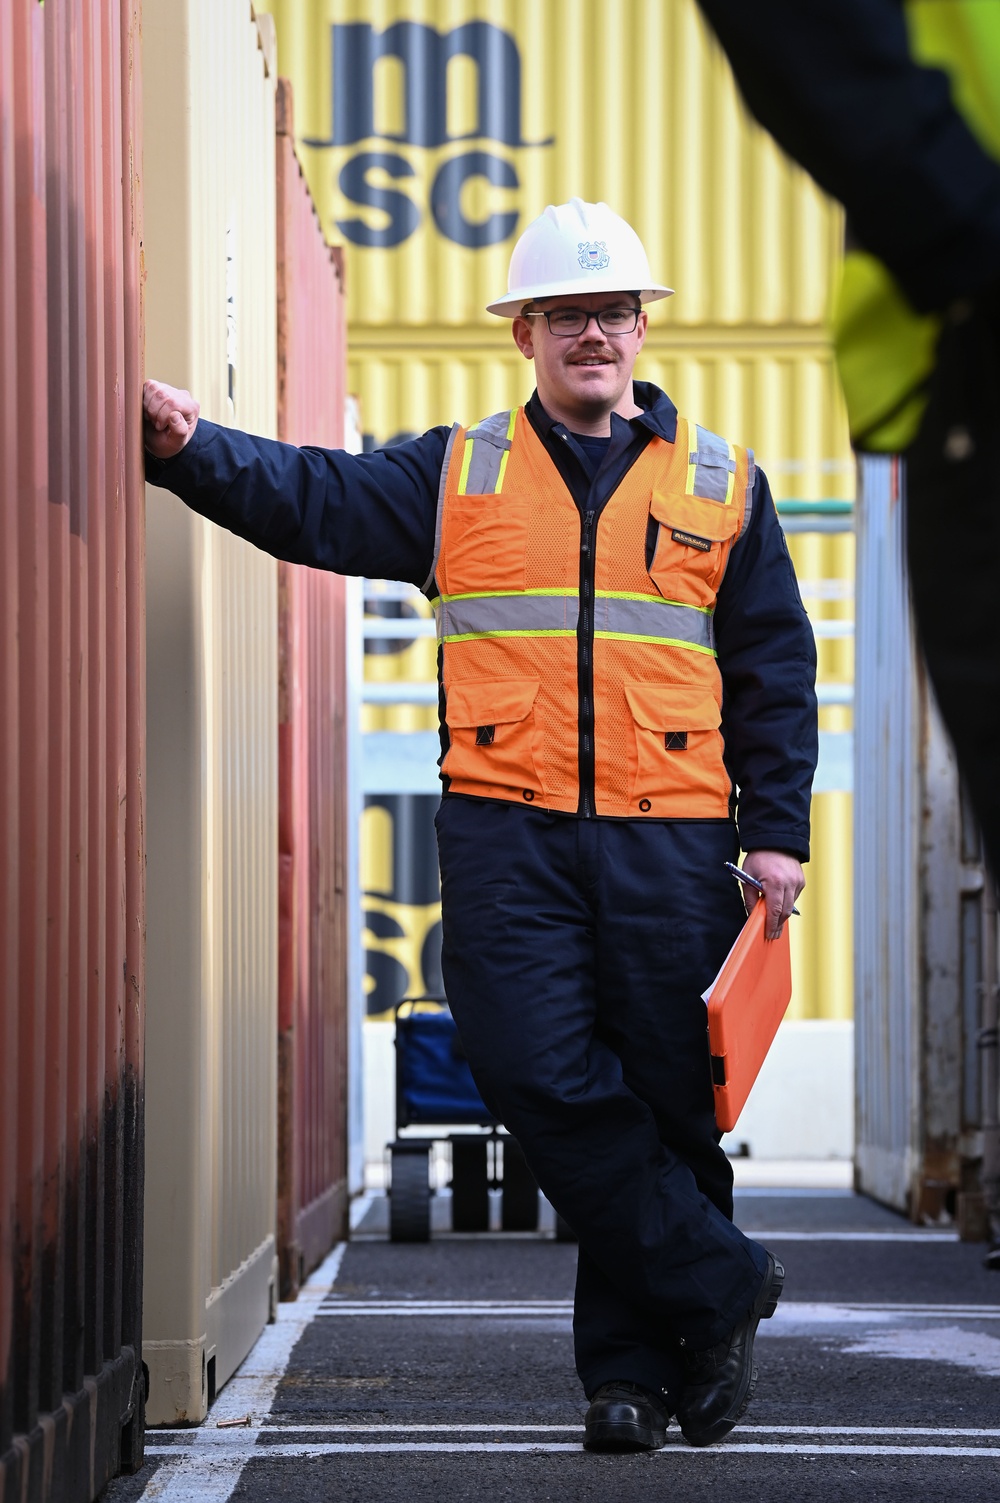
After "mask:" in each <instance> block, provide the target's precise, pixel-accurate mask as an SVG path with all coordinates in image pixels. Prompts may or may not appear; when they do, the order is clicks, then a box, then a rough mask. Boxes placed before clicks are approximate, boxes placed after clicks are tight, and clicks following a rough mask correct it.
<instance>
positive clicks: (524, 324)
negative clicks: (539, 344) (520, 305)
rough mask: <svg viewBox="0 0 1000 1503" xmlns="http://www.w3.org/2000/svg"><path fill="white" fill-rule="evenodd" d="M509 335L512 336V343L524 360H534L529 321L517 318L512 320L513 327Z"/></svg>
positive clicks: (532, 338) (533, 345)
mask: <svg viewBox="0 0 1000 1503" xmlns="http://www.w3.org/2000/svg"><path fill="white" fill-rule="evenodd" d="M511 333H512V334H513V336H514V343H515V344H516V345H517V347H518V349H519V350H520V351H521V354H522V355H523V356H524V358H525V360H534V358H535V344H534V336H533V334H532V330H531V320H530V319H527V318H521V317H520V316H518V317H517V318H515V320H514V326H513V328H512V329H511Z"/></svg>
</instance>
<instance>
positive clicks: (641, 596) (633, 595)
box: [573, 590, 712, 616]
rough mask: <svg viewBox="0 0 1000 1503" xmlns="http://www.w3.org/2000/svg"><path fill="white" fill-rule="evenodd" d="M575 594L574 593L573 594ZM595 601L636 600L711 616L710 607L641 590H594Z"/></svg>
mask: <svg viewBox="0 0 1000 1503" xmlns="http://www.w3.org/2000/svg"><path fill="white" fill-rule="evenodd" d="M573 593H574V594H575V593H576V592H575V591H574V592H573ZM594 598H595V599H596V600H638V601H640V602H645V601H652V602H653V603H655V604H656V605H679V606H680V607H681V609H682V610H685V611H700V612H701V613H702V615H703V616H711V614H712V607H711V606H710V605H689V604H688V602H687V601H686V600H668V599H667V597H666V595H649V594H645V593H643V591H641V590H595V591H594Z"/></svg>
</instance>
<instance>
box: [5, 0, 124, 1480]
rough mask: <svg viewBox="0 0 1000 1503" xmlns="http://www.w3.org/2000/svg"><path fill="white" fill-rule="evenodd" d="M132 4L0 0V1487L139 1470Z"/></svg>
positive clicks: (102, 1477)
mask: <svg viewBox="0 0 1000 1503" xmlns="http://www.w3.org/2000/svg"><path fill="white" fill-rule="evenodd" d="M138 12H139V7H138V4H137V3H134V0H90V3H88V4H87V5H70V4H69V3H68V0H49V3H48V4H47V5H45V6H44V7H42V6H40V5H36V4H32V5H26V4H14V3H11V0H0V476H2V490H0V569H2V571H3V578H2V584H0V611H2V615H3V635H2V642H0V841H2V850H3V857H2V864H0V979H2V984H3V993H2V996H0V1113H2V1115H0V1495H2V1496H4V1497H14V1496H18V1497H20V1496H25V1497H27V1496H31V1497H37V1498H50V1497H58V1498H60V1499H63V1498H65V1499H91V1498H93V1497H95V1496H96V1494H97V1493H98V1492H99V1491H100V1490H101V1488H102V1487H103V1486H104V1485H105V1483H106V1482H107V1481H108V1479H109V1478H110V1477H111V1476H113V1475H114V1474H115V1473H116V1472H117V1471H118V1470H119V1469H120V1467H121V1466H124V1467H126V1468H127V1469H130V1470H131V1469H134V1468H135V1467H136V1466H138V1465H139V1464H140V1463H141V1460H142V1442H143V1406H142V1372H141V1363H140V1349H141V1329H140V1327H141V1285H142V1279H141V1235H142V1174H143V1144H142V1120H143V1067H142V1058H143V1057H142V1047H143V984H144V978H143V955H144V931H143V860H144V858H143V835H142V831H143V812H142V796H143V795H142V789H143V758H144V736H145V706H144V699H143V683H144V672H143V640H144V635H143V633H144V627H143V484H142V443H141V427H140V406H139V404H140V386H141V379H142V323H141V299H140V254H141V238H140V237H141V223H140V219H141V215H140V199H139V188H138V178H137V171H138V164H139V161H140V156H141V144H140V138H139V124H138V78H137V73H136V66H135V45H136V41H137V34H138Z"/></svg>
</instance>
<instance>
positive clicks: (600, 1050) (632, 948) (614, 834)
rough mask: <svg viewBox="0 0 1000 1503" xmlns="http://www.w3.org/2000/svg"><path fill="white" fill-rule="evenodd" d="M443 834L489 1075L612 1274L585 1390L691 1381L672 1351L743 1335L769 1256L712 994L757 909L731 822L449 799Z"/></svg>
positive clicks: (588, 1352)
mask: <svg viewBox="0 0 1000 1503" xmlns="http://www.w3.org/2000/svg"><path fill="white" fill-rule="evenodd" d="M438 834H439V845H440V853H441V872H442V899H443V906H444V952H443V965H444V980H445V988H446V991H447V994H448V998H449V1001H450V1003H451V1006H452V1010H453V1012H454V1014H455V1018H456V1021H457V1023H458V1026H459V1030H460V1032H461V1035H462V1041H463V1045H464V1047H465V1050H466V1053H467V1055H468V1058H469V1062H470V1064H471V1066H472V1070H473V1074H474V1075H475V1077H476V1080H477V1083H478V1085H479V1087H480V1089H481V1091H482V1092H483V1095H484V1097H485V1099H486V1101H487V1104H488V1105H489V1106H490V1107H491V1109H492V1110H493V1111H494V1112H495V1113H496V1114H497V1116H499V1118H500V1119H501V1120H502V1121H503V1122H504V1123H505V1124H506V1126H507V1127H508V1128H509V1129H510V1131H511V1132H512V1133H514V1135H515V1136H516V1137H517V1138H518V1140H519V1141H520V1143H521V1145H522V1147H523V1148H524V1151H525V1154H526V1156H527V1158H528V1162H529V1163H530V1165H531V1167H532V1169H533V1171H534V1173H535V1176H536V1178H537V1179H538V1182H539V1184H540V1185H541V1188H542V1190H543V1191H544V1193H545V1194H546V1195H547V1196H548V1198H549V1199H550V1200H551V1201H552V1203H553V1204H554V1205H555V1206H556V1208H557V1210H558V1211H559V1212H560V1213H561V1214H562V1215H563V1216H564V1217H565V1218H566V1220H567V1221H568V1222H569V1223H570V1225H571V1226H572V1227H573V1228H574V1230H575V1231H576V1232H577V1234H578V1236H579V1238H580V1244H581V1250H582V1252H583V1253H584V1255H585V1258H586V1260H588V1261H589V1263H591V1264H593V1265H594V1267H595V1268H596V1269H597V1270H598V1272H599V1274H600V1275H601V1279H600V1281H599V1288H598V1289H597V1290H596V1298H595V1301H594V1302H590V1299H589V1291H590V1289H591V1287H592V1285H591V1284H589V1283H588V1279H587V1272H586V1266H585V1272H584V1274H583V1282H582V1286H581V1291H580V1292H581V1302H580V1304H579V1305H578V1309H577V1320H576V1337H577V1352H578V1359H579V1365H580V1370H581V1377H582V1378H583V1381H584V1384H585V1387H586V1388H587V1390H588V1392H592V1391H593V1389H594V1388H596V1387H597V1386H598V1385H599V1384H600V1383H601V1382H604V1381H606V1380H607V1379H608V1378H611V1377H618V1378H628V1379H630V1380H632V1381H634V1382H637V1383H641V1384H643V1385H644V1386H646V1387H650V1388H654V1389H659V1388H667V1389H668V1391H671V1390H675V1389H676V1384H677V1380H678V1371H679V1370H678V1366H677V1361H676V1353H675V1348H674V1345H673V1343H674V1342H675V1341H676V1339H677V1338H678V1337H681V1336H683V1337H684V1338H685V1339H686V1340H687V1341H688V1343H689V1344H690V1345H691V1346H694V1347H698V1346H708V1345H711V1344H713V1343H714V1342H716V1341H719V1340H721V1339H722V1338H723V1337H724V1336H726V1335H727V1334H728V1332H729V1331H730V1330H731V1329H732V1327H733V1326H734V1325H735V1324H736V1323H737V1322H738V1321H739V1320H740V1319H741V1318H742V1317H743V1316H744V1315H745V1314H746V1312H747V1310H748V1309H749V1307H750V1305H751V1304H752V1302H753V1300H754V1298H755V1296H756V1294H757V1292H758V1290H759V1288H760V1283H761V1278H762V1276H763V1273H764V1269H765V1267H766V1257H765V1254H764V1252H763V1249H761V1248H759V1247H758V1246H757V1245H756V1244H755V1243H751V1242H749V1241H748V1239H747V1238H745V1237H744V1236H743V1235H742V1233H740V1232H739V1231H738V1230H737V1229H736V1228H735V1227H734V1226H733V1224H732V1222H731V1220H730V1219H729V1209H730V1207H731V1202H730V1201H729V1199H728V1197H729V1195H730V1194H731V1185H732V1178H731V1172H730V1171H729V1167H728V1164H727V1161H726V1159H725V1155H724V1154H723V1153H722V1151H721V1150H720V1148H719V1147H718V1141H717V1133H716V1129H715V1123H714V1116H713V1112H712V1092H711V1085H710V1079H709V1071H708V1058H707V1042H706V1034H705V1010H704V1004H703V1003H702V1001H701V998H700V992H701V990H702V988H703V987H704V986H705V985H707V983H708V982H709V981H710V980H711V979H712V977H713V976H714V974H715V971H716V969H717V968H718V965H719V964H720V963H721V960H722V959H723V957H724V956H725V953H726V951H727V949H728V947H729V944H730V943H731V941H732V938H733V937H734V935H735V933H736V932H737V931H738V929H739V926H740V921H741V908H740V899H739V895H738V893H737V892H736V890H735V884H732V882H731V879H730V878H728V877H727V876H726V873H725V871H724V869H723V866H722V862H723V861H724V860H725V859H727V858H731V857H732V856H733V855H734V854H735V852H734V849H733V847H734V834H733V830H732V827H731V826H729V825H728V824H727V823H725V822H721V821H720V822H715V821H705V822H697V823H690V824H678V825H655V826H654V825H643V826H638V827H637V826H636V825H633V824H631V823H626V822H615V821H596V820H575V819H567V818H563V817H560V816H555V815H546V814H543V813H540V812H536V811H534V810H525V809H522V808H521V807H519V806H517V805H503V804H491V803H490V802H488V801H486V800H482V801H480V800H473V799H447V798H446V799H445V800H444V801H443V803H442V807H441V810H440V812H439V815H438ZM720 1202H721V1208H720ZM616 1297H617V1301H618V1303H617V1305H615V1299H616ZM629 1350H630V1351H631V1358H630V1361H631V1363H632V1365H631V1367H630V1369H629V1370H617V1371H608V1370H607V1368H606V1361H607V1360H608V1358H609V1354H610V1359H611V1361H612V1362H617V1361H618V1360H619V1358H621V1360H624V1358H625V1353H626V1351H629Z"/></svg>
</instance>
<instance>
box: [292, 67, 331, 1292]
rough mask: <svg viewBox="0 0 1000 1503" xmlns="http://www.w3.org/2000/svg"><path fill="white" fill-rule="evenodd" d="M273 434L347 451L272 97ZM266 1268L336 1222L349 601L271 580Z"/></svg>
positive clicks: (316, 1254) (323, 1239)
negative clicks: (274, 744) (271, 1170)
mask: <svg viewBox="0 0 1000 1503" xmlns="http://www.w3.org/2000/svg"><path fill="white" fill-rule="evenodd" d="M277 195H278V219H277V258H278V282H277V294H278V434H279V437H281V438H283V439H285V440H287V441H288V442H289V443H294V444H306V443H314V444H324V445H328V446H336V445H339V444H341V443H343V431H344V402H345V379H346V315H345V309H344V273H343V260H342V257H341V253H340V251H339V250H337V249H334V248H331V247H330V246H328V245H327V244H326V241H325V239H324V236H323V231H322V228H321V226H320V223H319V220H318V218H317V215H316V210H315V208H314V206H313V202H312V199H311V197H310V195H309V190H308V188H307V186H306V181H305V178H304V176H303V174H302V170H301V168H300V166H299V163H298V160H297V158H296V156H295V147H294V136H293V132H292V100H291V87H290V85H289V84H288V83H287V82H286V81H285V80H283V79H282V80H280V81H279V84H278V95H277ZM278 620H279V709H278V738H279V740H278V769H279V772H278V776H279V836H278V839H279V863H280V864H279V888H278V891H279V915H280V917H279V931H278V932H279V939H278V1008H279V1017H278V1257H279V1264H280V1288H281V1295H282V1298H285V1299H288V1298H293V1297H294V1295H295V1293H296V1292H297V1290H298V1287H299V1284H300V1283H301V1281H302V1279H303V1278H304V1276H305V1275H306V1273H308V1272H309V1270H310V1269H312V1268H314V1267H315V1266H316V1264H317V1263H318V1262H319V1261H320V1260H321V1259H322V1257H323V1256H324V1254H325V1253H326V1252H327V1251H328V1250H329V1248H330V1247H331V1246H332V1245H333V1243H334V1242H335V1241H336V1240H337V1238H338V1237H339V1236H341V1235H343V1234H344V1232H345V1229H346V1217H347V886H348V884H347V880H346V878H347V873H346V853H347V822H346V819H347V799H346V794H347V742H346V658H345V629H344V626H345V588H344V581H343V579H342V578H341V577H340V576H338V575H335V574H327V573H323V572H321V571H319V570H314V569H306V568H297V567H294V566H292V565H289V564H281V565H279V578H278Z"/></svg>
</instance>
